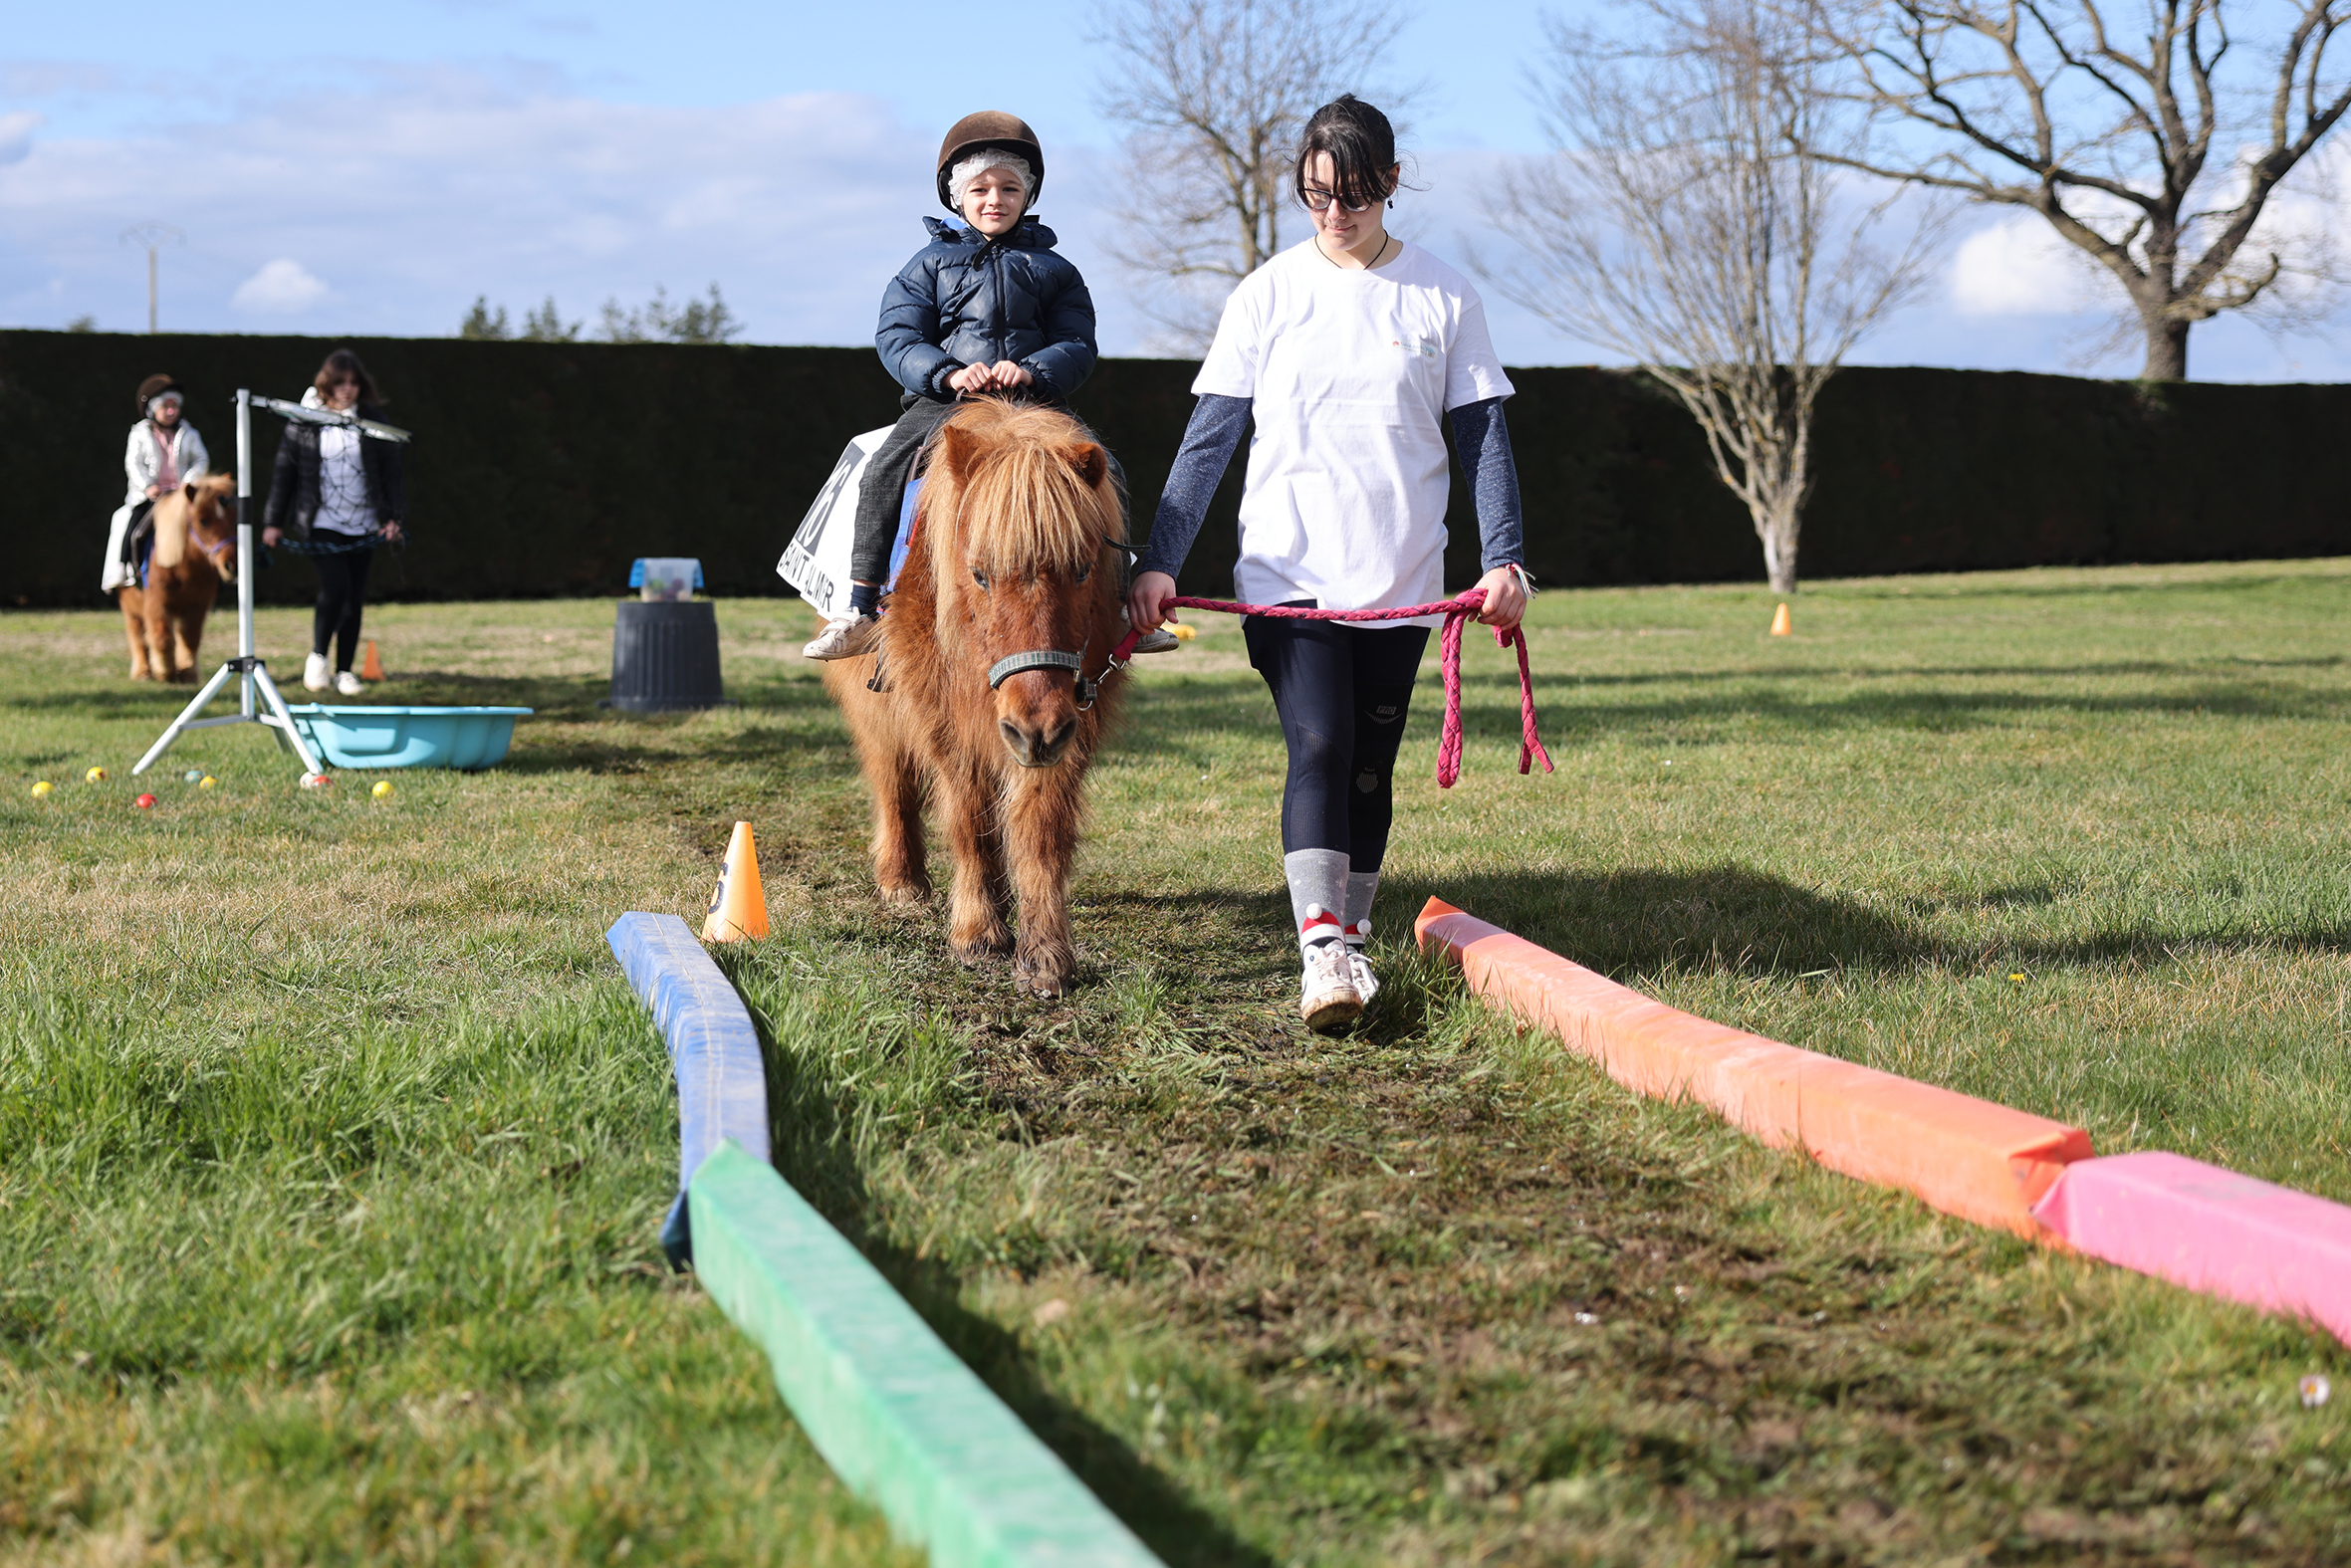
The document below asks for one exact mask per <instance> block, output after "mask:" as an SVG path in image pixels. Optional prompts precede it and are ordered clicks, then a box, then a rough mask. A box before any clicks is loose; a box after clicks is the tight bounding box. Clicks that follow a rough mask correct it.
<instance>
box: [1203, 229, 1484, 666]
mask: <svg viewBox="0 0 2351 1568" xmlns="http://www.w3.org/2000/svg"><path fill="white" fill-rule="evenodd" d="M1398 244H1399V245H1400V246H1401V247H1402V248H1401V249H1400V250H1399V251H1398V252H1397V254H1396V255H1395V256H1394V257H1393V258H1392V259H1391V260H1389V261H1388V263H1387V264H1386V265H1385V266H1382V267H1376V268H1371V269H1369V270H1365V269H1362V268H1354V267H1340V266H1337V265H1335V264H1333V263H1332V262H1331V261H1330V259H1329V258H1328V257H1326V256H1324V255H1323V254H1322V253H1321V252H1320V251H1319V250H1318V249H1316V247H1315V244H1314V241H1313V240H1312V239H1311V238H1308V239H1307V240H1305V241H1304V242H1303V243H1301V244H1298V245H1293V246H1292V247H1291V248H1290V249H1289V250H1287V251H1284V252H1283V253H1282V254H1281V255H1279V256H1277V257H1275V258H1274V259H1273V260H1272V261H1270V262H1268V263H1266V264H1265V265H1264V266H1263V267H1260V268H1259V269H1258V270H1257V271H1256V272H1253V273H1251V274H1250V275H1249V276H1248V277H1247V278H1245V279H1243V280H1242V282H1241V287H1239V288H1238V289H1235V290H1234V291H1233V297H1232V298H1231V299H1230V300H1228V301H1227V302H1226V303H1225V314H1224V319H1223V321H1222V322H1220V323H1219V324H1218V326H1217V335H1216V341H1215V342H1214V343H1213V344H1212V345H1211V346H1210V348H1209V350H1208V358H1207V360H1206V361H1205V362H1204V363H1203V364H1202V365H1201V366H1200V375H1199V378H1198V379H1196V380H1195V381H1193V383H1192V391H1193V393H1194V394H1195V395H1207V394H1211V393H1213V394H1215V395H1218V396H1222V397H1246V398H1250V399H1251V400H1252V401H1253V405H1254V406H1253V407H1252V409H1251V412H1252V414H1253V415H1254V416H1255V419H1256V424H1257V430H1256V433H1255V435H1253V436H1252V437H1251V439H1250V444H1249V477H1248V479H1247V481H1246V484H1245V487H1244V489H1243V491H1242V496H1241V560H1240V561H1239V562H1238V563H1237V564H1236V565H1235V566H1234V568H1233V586H1234V591H1235V592H1236V593H1237V594H1238V595H1239V596H1240V597H1241V598H1243V599H1246V600H1249V601H1250V602H1252V603H1257V604H1280V603H1283V602H1284V601H1286V600H1290V599H1312V600H1314V601H1315V602H1316V603H1317V604H1318V605H1319V606H1321V607H1322V608H1324V609H1350V610H1351V609H1392V608H1395V607H1397V606H1399V605H1404V604H1429V603H1434V602H1435V601H1436V600H1438V599H1441V598H1443V597H1444V596H1445V501H1446V495H1447V493H1448V491H1449V490H1450V489H1451V487H1452V473H1451V470H1450V467H1449V464H1448V462H1447V458H1446V452H1445V436H1444V432H1443V431H1442V429H1440V427H1439V421H1440V420H1441V419H1442V418H1443V417H1444V415H1445V414H1446V413H1447V412H1448V411H1449V410H1451V409H1455V408H1459V407H1461V406H1462V405H1463V404H1465V403H1476V402H1483V401H1484V400H1485V399H1487V398H1490V397H1508V396H1510V395H1511V394H1512V392H1513V391H1515V390H1516V388H1514V387H1513V386H1512V385H1511V382H1510V377H1509V376H1507V375H1505V374H1504V373H1503V368H1502V361H1501V360H1500V359H1499V358H1497V357H1496V356H1495V352H1494V341H1493V339H1492V338H1491V337H1490V336H1488V335H1487V331H1486V307H1485V305H1484V303H1483V302H1481V301H1480V300H1479V298H1478V291H1477V290H1476V289H1474V288H1472V287H1470V282H1469V280H1468V279H1466V278H1464V277H1463V276H1462V275H1461V274H1460V273H1458V272H1455V271H1454V270H1453V269H1452V268H1451V267H1448V266H1446V265H1445V264H1444V263H1443V262H1441V261H1439V260H1437V258H1435V257H1434V256H1431V255H1430V254H1429V253H1428V252H1427V251H1424V250H1422V249H1421V248H1420V247H1419V246H1417V245H1414V244H1411V243H1410V242H1408V241H1399V242H1398ZM1441 623H1442V622H1441V621H1440V620H1438V619H1428V620H1426V621H1424V622H1423V624H1427V625H1432V626H1433V625H1438V624H1441ZM1381 624H1384V625H1400V624H1405V623H1403V622H1396V621H1388V622H1382V623H1381Z"/></svg>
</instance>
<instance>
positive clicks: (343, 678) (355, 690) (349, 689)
mask: <svg viewBox="0 0 2351 1568" xmlns="http://www.w3.org/2000/svg"><path fill="white" fill-rule="evenodd" d="M335 689H336V690H337V691H339V692H341V693H343V695H344V696H346V697H364V696H366V695H367V683H366V682H365V681H362V680H360V679H359V678H358V677H357V676H356V675H353V673H352V672H351V671H349V670H337V671H336V672H335Z"/></svg>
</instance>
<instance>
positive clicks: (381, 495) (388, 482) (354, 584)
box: [261, 348, 408, 697]
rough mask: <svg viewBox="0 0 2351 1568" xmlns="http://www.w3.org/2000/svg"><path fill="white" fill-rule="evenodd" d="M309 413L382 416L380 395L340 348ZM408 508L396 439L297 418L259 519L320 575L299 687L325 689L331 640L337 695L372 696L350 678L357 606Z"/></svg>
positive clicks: (271, 540)
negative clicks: (371, 567) (378, 553)
mask: <svg viewBox="0 0 2351 1568" xmlns="http://www.w3.org/2000/svg"><path fill="white" fill-rule="evenodd" d="M302 401H303V406H304V407H306V408H327V409H332V410H333V411H335V412H337V413H355V414H357V415H358V417H360V418H362V419H381V418H382V417H383V415H382V414H381V413H380V412H379V411H378V407H377V405H378V404H379V403H380V402H381V401H382V398H381V397H380V396H379V395H378V393H377V392H376V390H375V381H374V378H373V377H371V376H369V375H368V374H367V367H366V366H365V365H363V364H361V363H360V362H359V356H358V355H357V354H355V353H353V352H352V351H351V350H350V349H349V348H338V349H336V350H335V351H334V352H333V353H331V354H329V355H328V356H327V362H326V363H324V364H322V365H320V366H319V374H318V377H317V379H316V380H314V381H313V382H312V383H311V388H310V390H309V391H307V392H304V393H303V394H302ZM407 512H408V496H407V487H406V483H405V479H404V476H403V474H402V472H401V450H400V447H399V445H398V444H397V443H396V442H391V441H374V440H369V439H368V438H366V437H365V436H363V435H361V434H360V433H359V431H358V428H357V427H356V426H353V425H315V424H310V423H308V422H305V421H299V420H298V421H295V422H293V423H290V424H288V425H287V427H286V435H285V438H284V439H283V440H281V441H280V442H279V443H278V465H277V469H276V471H275V472H274V473H273V474H271V476H270V499H269V504H268V506H267V507H266V508H265V509H264V511H263V513H262V531H261V542H262V544H263V545H265V546H270V547H273V548H274V547H275V546H277V545H278V544H280V543H282V542H283V541H284V540H285V539H286V538H287V536H289V535H291V536H293V538H294V540H295V543H294V544H293V545H292V546H290V547H289V548H290V549H293V550H296V551H300V552H301V553H303V554H305V555H308V556H309V557H310V558H311V563H312V564H313V565H315V566H316V567H317V568H318V571H319V601H318V607H317V609H316V610H315V611H314V612H313V614H312V616H311V652H310V657H309V658H307V659H305V660H304V661H303V666H302V684H303V685H305V686H307V687H308V688H310V689H311V690H312V691H315V692H317V691H325V690H326V689H327V686H328V673H327V671H328V666H327V652H328V644H329V643H330V642H332V643H333V644H334V651H335V666H334V668H335V675H334V686H335V689H336V691H338V692H339V693H341V694H342V695H344V696H346V697H356V696H358V695H360V694H361V693H362V692H364V691H365V690H366V688H365V687H364V686H362V685H360V684H359V678H358V677H357V676H356V675H353V673H352V656H353V654H354V653H356V652H357V651H358V647H359V615H360V607H361V605H362V604H363V603H364V602H365V599H366V596H367V567H368V564H369V562H371V561H372V560H374V559H375V546H376V545H377V544H378V543H387V544H397V543H399V541H400V539H401V538H402V537H403V532H404V522H403V520H404V519H405V518H406V516H407Z"/></svg>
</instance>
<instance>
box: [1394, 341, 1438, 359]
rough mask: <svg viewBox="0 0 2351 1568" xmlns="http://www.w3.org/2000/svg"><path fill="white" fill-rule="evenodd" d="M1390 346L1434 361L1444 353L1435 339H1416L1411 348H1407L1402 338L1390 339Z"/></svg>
mask: <svg viewBox="0 0 2351 1568" xmlns="http://www.w3.org/2000/svg"><path fill="white" fill-rule="evenodd" d="M1388 346H1389V347H1390V348H1402V349H1403V350H1404V351H1405V352H1406V353H1417V354H1419V355H1420V356H1421V357H1422V358H1423V359H1434V358H1436V357H1437V355H1438V354H1439V353H1440V352H1442V351H1443V350H1442V348H1441V347H1440V346H1439V344H1438V342H1437V339H1436V338H1434V337H1415V338H1414V339H1412V342H1411V345H1410V346H1406V344H1405V342H1404V339H1403V338H1401V337H1391V338H1389V339H1388Z"/></svg>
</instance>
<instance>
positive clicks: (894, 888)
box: [881, 882, 931, 909]
mask: <svg viewBox="0 0 2351 1568" xmlns="http://www.w3.org/2000/svg"><path fill="white" fill-rule="evenodd" d="M881 901H882V903H884V904H886V905H888V906H889V907H890V908H892V909H920V908H922V907H923V906H924V905H925V904H928V903H929V902H930V901H931V890H930V889H929V888H928V887H925V886H923V885H922V884H920V883H917V882H897V883H890V882H885V883H883V884H882V886H881Z"/></svg>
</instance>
